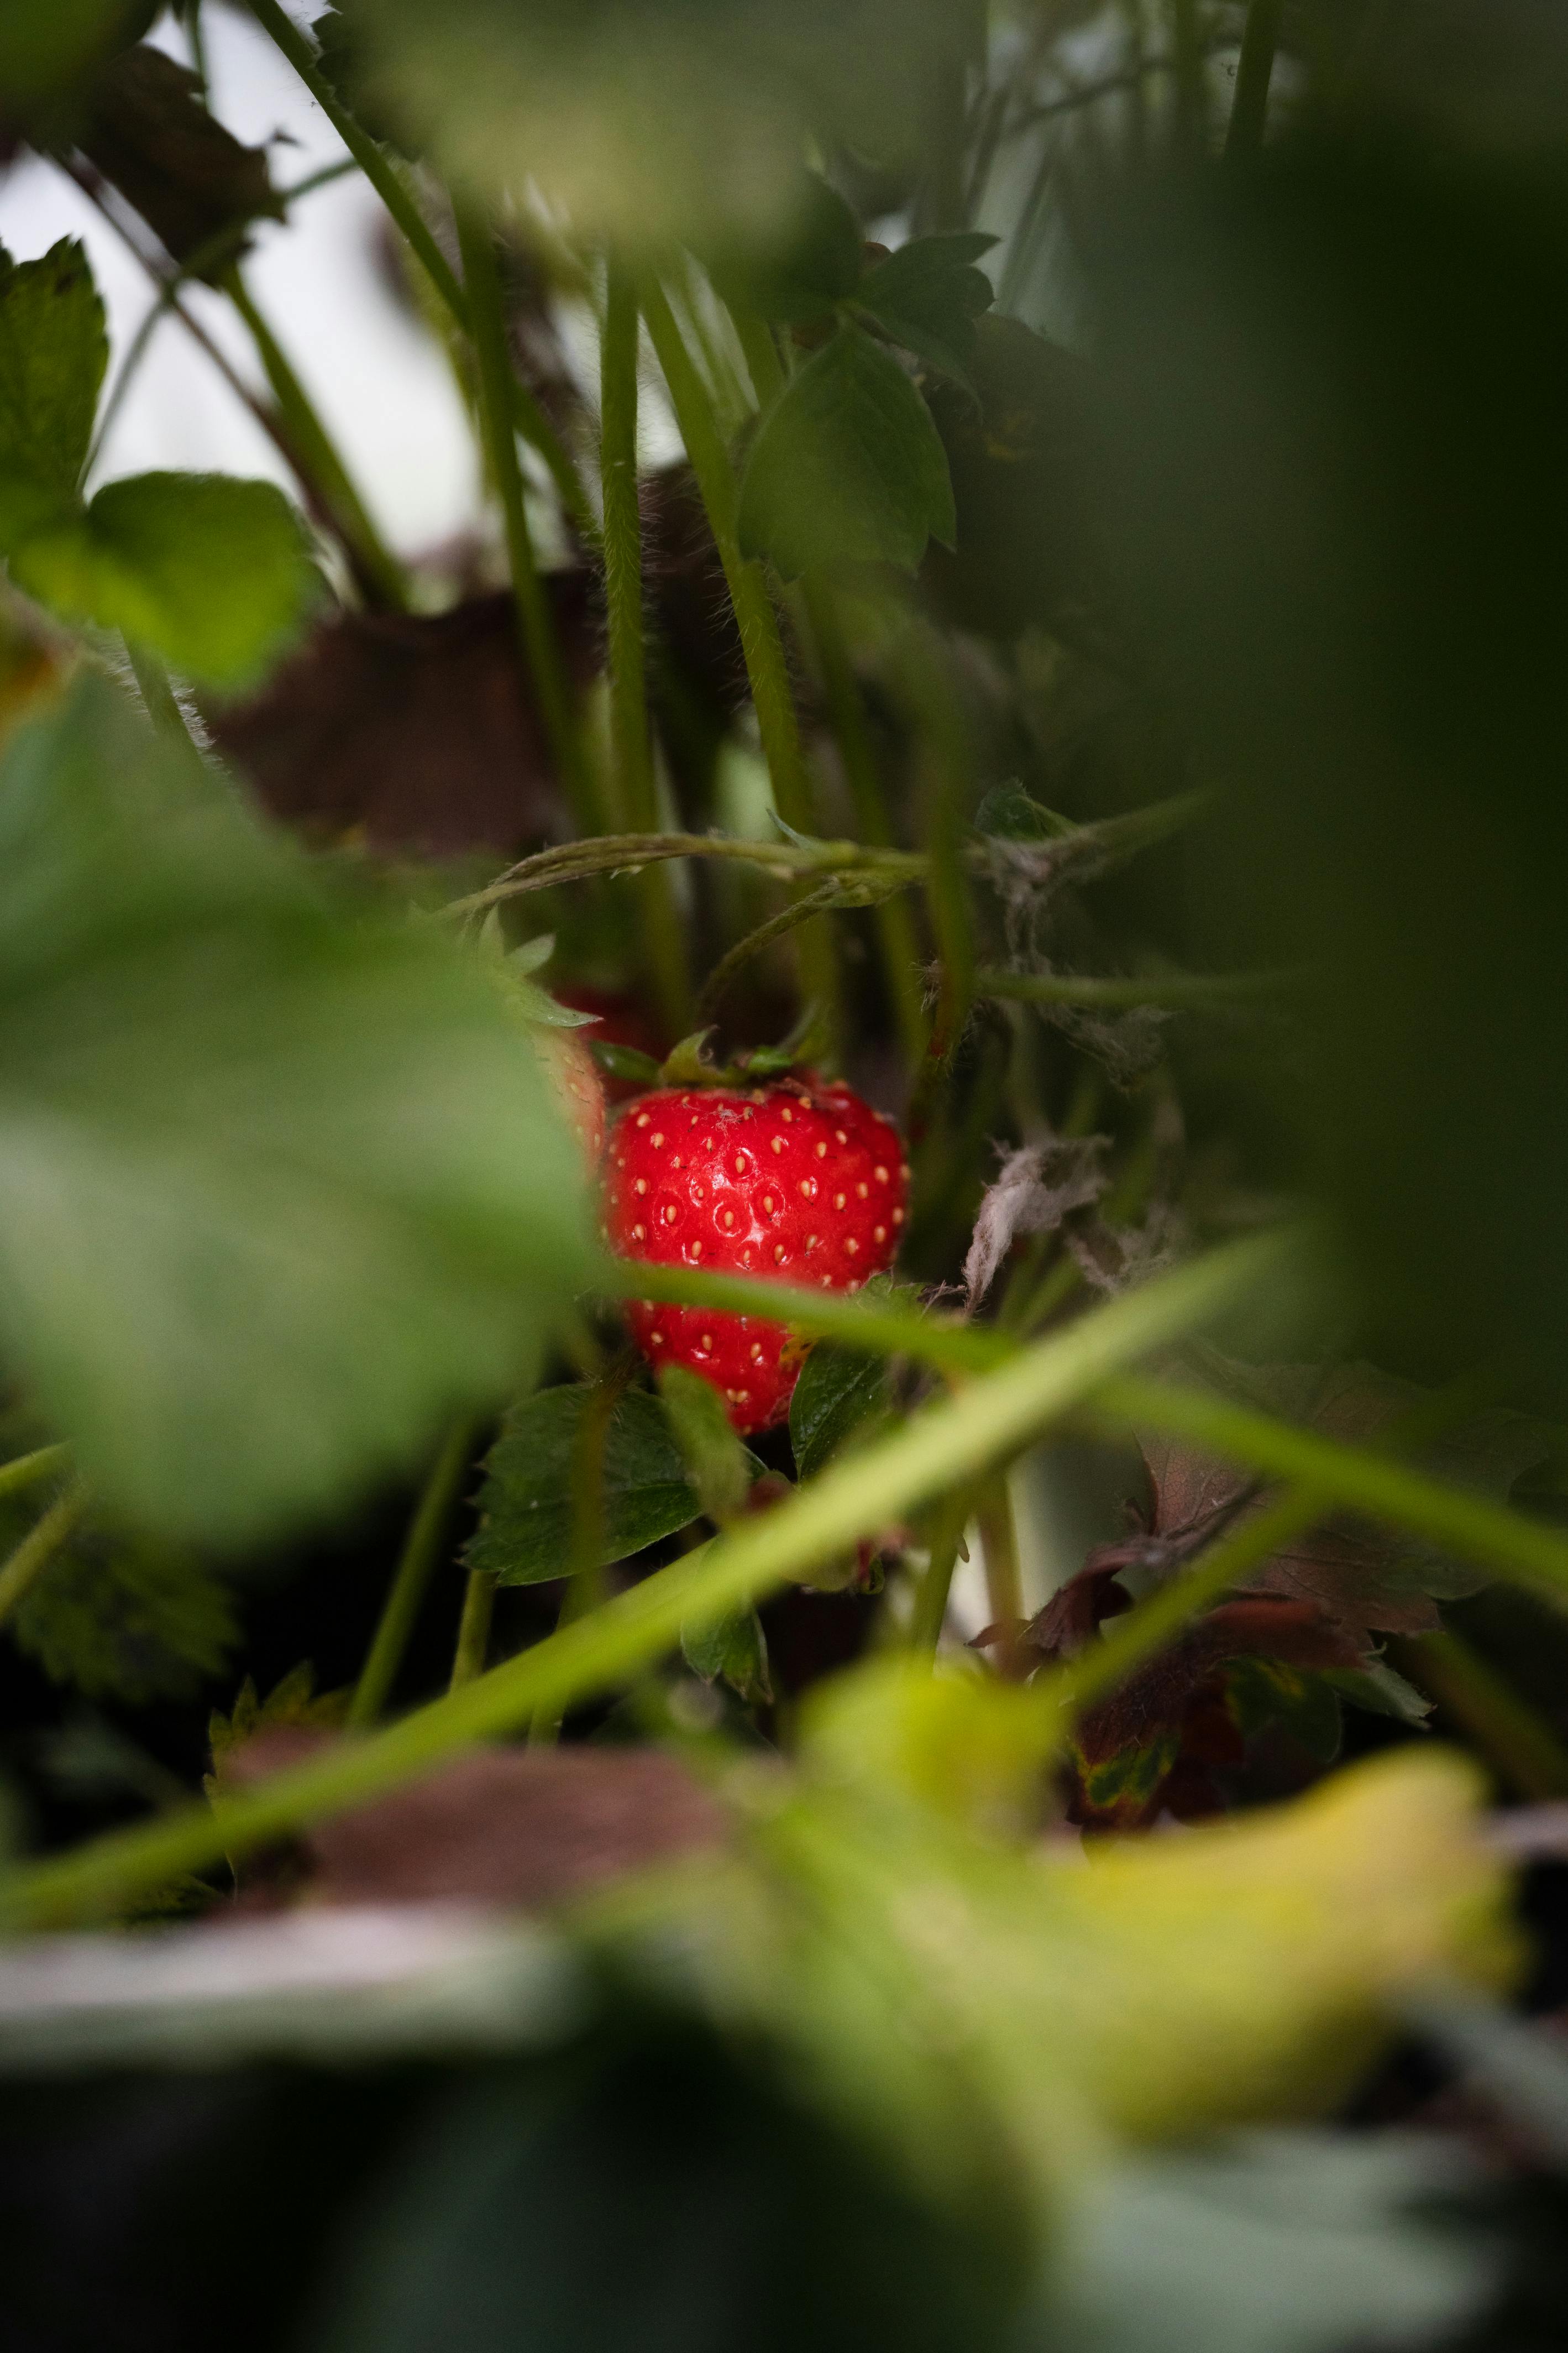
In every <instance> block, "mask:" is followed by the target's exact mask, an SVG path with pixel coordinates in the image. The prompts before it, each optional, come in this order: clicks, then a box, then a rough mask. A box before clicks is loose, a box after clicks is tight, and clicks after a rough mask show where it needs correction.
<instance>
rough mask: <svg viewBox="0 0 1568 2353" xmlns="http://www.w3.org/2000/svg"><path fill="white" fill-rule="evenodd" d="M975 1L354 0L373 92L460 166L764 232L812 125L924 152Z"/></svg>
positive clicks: (602, 227) (654, 225) (656, 225)
mask: <svg viewBox="0 0 1568 2353" xmlns="http://www.w3.org/2000/svg"><path fill="white" fill-rule="evenodd" d="M969 13H970V12H969V9H968V6H967V0H791V5H789V6H788V7H786V8H780V7H778V6H776V5H768V0H681V5H676V6H647V5H627V0H587V5H579V4H578V0H534V5H531V6H529V7H527V8H519V7H516V6H514V5H510V0H448V5H446V6H445V7H442V8H439V9H433V8H429V7H426V6H425V5H422V0H357V5H354V6H353V7H352V8H347V9H345V10H344V11H343V16H344V20H345V23H347V24H349V25H352V27H353V34H354V46H355V51H356V55H357V57H358V58H359V59H360V62H361V68H362V76H361V82H360V87H361V88H363V92H364V94H365V97H366V98H367V100H369V102H370V104H371V106H372V107H373V108H374V111H375V112H376V113H377V114H378V115H379V114H383V113H384V114H385V115H386V116H388V117H395V118H396V119H397V121H399V122H400V123H402V124H405V125H406V126H408V132H409V135H411V136H412V137H413V138H415V139H421V140H425V141H427V142H429V144H430V146H431V148H432V150H433V152H434V153H435V155H436V156H437V159H438V160H439V161H440V162H441V163H442V164H444V165H445V166H447V167H448V168H451V169H455V170H456V171H457V172H458V174H460V175H461V176H463V177H465V178H468V179H477V180H479V182H480V183H481V184H485V185H489V187H490V188H492V189H495V190H498V191H499V190H501V189H513V188H516V187H517V186H519V185H521V181H522V179H523V176H524V175H525V174H526V175H527V177H528V178H529V179H531V180H532V181H533V182H534V183H535V184H536V185H538V186H539V187H540V188H541V189H542V191H543V193H544V194H545V195H546V196H547V197H548V198H549V200H550V201H551V202H552V203H553V204H556V205H560V206H563V207H564V208H565V210H566V211H567V212H568V213H569V214H570V215H571V216H572V217H573V220H574V225H575V227H577V229H578V230H580V231H582V232H583V233H584V234H587V235H595V234H599V235H608V236H610V237H614V238H616V239H618V240H623V241H626V242H631V243H642V242H645V241H646V242H657V241H659V240H664V239H668V238H671V237H675V238H680V237H690V238H694V239H700V237H701V236H702V235H703V233H704V232H705V231H706V232H713V231H715V230H720V231H722V232H724V233H726V235H727V236H728V237H730V238H731V239H734V238H736V237H745V236H747V235H754V236H757V237H760V238H761V239H763V241H764V244H765V243H767V242H768V241H771V240H772V239H773V238H775V237H776V236H777V234H778V231H779V229H780V227H781V225H782V224H784V223H786V222H788V221H789V219H790V217H791V214H792V208H793V207H794V206H796V205H797V204H798V203H799V201H800V190H801V168H800V166H801V153H802V146H803V136H804V134H805V132H808V131H814V132H816V134H817V136H818V138H819V140H820V141H821V142H823V143H824V144H825V145H826V146H831V145H832V144H833V143H834V142H836V141H838V140H845V141H848V142H850V143H852V144H853V145H854V146H856V147H857V148H858V149H859V150H860V151H861V152H862V153H871V154H877V155H881V156H889V157H891V156H894V155H898V154H902V153H907V152H908V150H909V148H910V143H911V141H912V139H913V137H914V135H915V133H916V132H917V129H918V126H919V123H920V119H921V111H922V109H923V108H924V107H925V106H926V105H927V104H928V103H929V100H928V92H929V87H930V80H929V78H930V76H931V72H932V69H933V68H934V67H935V66H936V64H937V62H938V60H939V59H943V60H944V61H945V59H944V52H947V53H948V54H949V55H951V50H952V47H956V45H957V44H958V42H959V41H961V40H962V39H963V36H964V33H965V31H966V29H967V26H966V22H965V20H966V18H967V16H969ZM362 36H363V41H362V39H361V37H362ZM949 69H950V70H956V68H953V67H951V66H950V68H949Z"/></svg>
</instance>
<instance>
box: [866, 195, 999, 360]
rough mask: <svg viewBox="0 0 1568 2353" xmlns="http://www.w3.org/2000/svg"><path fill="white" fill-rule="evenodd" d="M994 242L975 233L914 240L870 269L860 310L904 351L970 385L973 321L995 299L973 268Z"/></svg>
mask: <svg viewBox="0 0 1568 2353" xmlns="http://www.w3.org/2000/svg"><path fill="white" fill-rule="evenodd" d="M995 242H996V239H995V238H994V237H985V236H983V235H981V234H980V233H979V232H977V231H961V232H959V233H958V234H956V235H949V236H942V237H912V238H911V239H910V242H909V244H908V245H901V246H900V248H899V249H898V251H897V252H896V253H890V254H889V256H888V259H886V261H879V262H878V264H877V265H876V267H875V269H868V271H867V273H866V275H865V277H864V278H863V279H862V280H861V281H860V283H859V285H858V287H857V288H856V289H855V302H856V307H857V308H858V309H859V310H862V311H869V312H870V313H871V315H872V317H873V318H874V319H875V320H876V321H877V323H878V324H879V326H880V327H883V328H885V329H886V331H887V332H888V333H889V335H890V336H891V337H892V339H893V341H894V342H895V343H901V344H902V345H903V346H904V349H905V350H906V351H910V352H913V353H916V354H917V356H918V357H919V358H921V359H922V360H929V361H930V362H931V364H932V366H933V367H938V368H941V369H942V373H943V374H944V375H951V376H956V377H957V379H958V380H959V382H960V383H961V384H962V383H966V382H967V380H968V374H967V372H968V368H969V363H970V361H971V360H972V359H973V356H974V322H975V321H976V319H978V318H979V317H980V316H981V314H982V312H983V311H988V310H989V309H990V308H991V303H992V301H993V296H992V291H991V281H990V280H989V279H988V278H987V277H986V275H985V273H984V270H983V269H975V268H974V264H975V262H976V261H978V260H979V259H980V256H981V255H982V254H983V253H988V252H989V251H990V249H991V248H992V247H993V246H994V244H995Z"/></svg>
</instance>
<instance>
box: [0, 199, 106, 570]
mask: <svg viewBox="0 0 1568 2353" xmlns="http://www.w3.org/2000/svg"><path fill="white" fill-rule="evenodd" d="M108 364H109V337H108V335H107V333H106V332H105V330H104V324H103V304H102V302H101V301H100V300H99V294H98V289H97V287H96V286H95V285H94V284H93V279H92V269H91V267H90V265H89V261H88V258H87V250H86V248H85V247H84V246H83V245H82V243H81V240H80V239H79V237H62V238H61V239H60V241H59V243H58V245H53V246H51V247H50V248H49V250H48V251H47V253H46V254H45V255H44V256H43V258H42V259H40V260H37V261H22V262H17V261H14V260H13V259H12V258H11V256H10V255H9V254H8V253H7V252H6V251H5V248H4V247H3V246H0V533H4V534H6V535H7V536H8V534H9V533H10V531H11V530H12V528H13V527H14V526H13V522H12V517H11V513H10V512H9V510H10V508H11V505H12V501H13V498H14V497H15V495H16V493H14V492H13V491H11V488H10V486H11V484H12V483H14V482H16V483H32V484H35V485H37V486H38V487H39V490H40V491H44V490H47V491H49V492H52V493H54V494H55V496H56V497H57V498H59V499H64V500H66V501H69V500H70V499H71V497H72V494H73V493H74V491H75V490H76V486H77V482H78V480H79V477H80V474H81V470H82V465H83V463H84V461H85V459H86V457H87V452H88V445H89V442H90V440H91V438H92V420H93V418H94V417H95V416H96V415H97V413H98V394H99V387H100V385H101V384H102V382H103V372H104V369H105V367H106V366H107V365H108Z"/></svg>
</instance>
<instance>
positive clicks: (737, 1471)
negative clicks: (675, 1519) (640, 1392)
mask: <svg viewBox="0 0 1568 2353" xmlns="http://www.w3.org/2000/svg"><path fill="white" fill-rule="evenodd" d="M658 1392H659V1396H660V1398H662V1400H663V1403H664V1409H665V1412H666V1413H667V1414H668V1417H669V1426H670V1429H671V1430H673V1431H674V1433H675V1442H676V1444H677V1445H678V1446H679V1449H680V1452H681V1457H682V1460H683V1461H684V1462H685V1464H686V1468H687V1472H688V1473H689V1477H690V1480H691V1484H692V1486H693V1487H694V1488H695V1490H696V1492H697V1495H698V1498H699V1500H700V1504H701V1505H702V1509H703V1510H704V1511H705V1512H706V1513H707V1514H708V1517H709V1518H710V1520H716V1521H718V1522H720V1523H721V1524H722V1523H723V1522H724V1521H725V1520H730V1519H733V1518H734V1516H735V1514H736V1513H737V1512H739V1511H741V1510H742V1508H743V1507H744V1504H745V1501H746V1497H747V1496H748V1494H749V1493H751V1488H752V1479H753V1478H754V1477H755V1475H756V1473H755V1471H754V1469H753V1467H752V1466H753V1457H752V1455H751V1454H750V1453H749V1452H748V1451H747V1450H746V1448H745V1447H743V1446H742V1443H741V1441H740V1440H739V1438H737V1436H736V1435H735V1432H734V1430H733V1429H732V1428H731V1423H730V1417H729V1415H728V1414H727V1413H726V1412H725V1410H724V1400H723V1398H721V1396H720V1394H719V1392H718V1390H717V1389H716V1388H714V1386H713V1384H712V1382H711V1381H705V1380H704V1379H703V1377H702V1376H701V1374H700V1373H693V1372H689V1371H688V1370H687V1368H686V1366H684V1365H666V1366H664V1368H663V1370H662V1371H661V1372H660V1374H659V1377H658Z"/></svg>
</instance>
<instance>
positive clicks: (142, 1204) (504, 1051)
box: [0, 677, 584, 1543]
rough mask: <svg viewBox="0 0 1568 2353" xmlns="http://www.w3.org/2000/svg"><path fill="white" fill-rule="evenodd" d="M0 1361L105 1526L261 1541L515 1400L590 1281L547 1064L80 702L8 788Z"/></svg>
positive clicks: (406, 933) (25, 738)
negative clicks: (513, 1386)
mask: <svg viewBox="0 0 1568 2353" xmlns="http://www.w3.org/2000/svg"><path fill="white" fill-rule="evenodd" d="M0 1003H4V1006H5V1030H4V1034H5V1043H4V1047H3V1048H0V1340H3V1345H4V1348H5V1354H6V1356H7V1357H8V1358H9V1360H10V1361H11V1363H12V1364H13V1365H14V1366H15V1367H16V1369H17V1370H18V1371H20V1372H21V1373H22V1374H24V1376H25V1377H26V1379H27V1380H28V1382H29V1383H30V1385H31V1386H32V1387H33V1388H34V1389H35V1391H36V1393H37V1398H38V1399H39V1402H40V1404H41V1405H42V1407H43V1408H44V1409H45V1411H46V1412H47V1414H48V1415H49V1417H50V1418H51V1419H52V1420H53V1421H54V1422H55V1423H57V1424H58V1427H59V1429H60V1430H62V1432H64V1433H65V1434H67V1435H68V1436H69V1437H70V1438H71V1439H72V1440H73V1441H74V1443H75V1445H76V1448H77V1451H78V1453H79V1459H80V1461H81V1465H82V1468H83V1470H84V1472H86V1473H87V1475H88V1476H89V1478H90V1479H91V1481H92V1482H93V1484H94V1485H95V1487H96V1488H97V1490H98V1491H99V1493H100V1494H101V1495H102V1497H103V1499H104V1502H105V1504H107V1505H109V1506H110V1508H112V1509H115V1510H117V1511H120V1512H122V1513H124V1514H126V1515H127V1516H129V1517H130V1518H132V1520H137V1521H141V1522H142V1523H143V1524H145V1525H149V1526H151V1527H153V1528H154V1529H156V1530H158V1531H160V1532H162V1533H163V1534H165V1535H170V1536H176V1537H193V1538H208V1539H212V1540H216V1541H219V1542H223V1543H241V1542H245V1541H249V1540H252V1539H254V1538H255V1537H257V1536H258V1535H261V1534H262V1533H264V1532H266V1531H268V1530H270V1529H272V1528H274V1527H277V1526H279V1525H282V1524H284V1523H286V1522H289V1521H295V1520H299V1519H300V1518H302V1517H304V1516H306V1515H308V1514H315V1513H319V1512H321V1511H322V1510H324V1509H327V1508H329V1507H330V1506H331V1505H333V1504H336V1503H337V1502H338V1501H339V1500H340V1499H341V1498H342V1497H343V1496H344V1495H345V1494H346V1493H347V1492H349V1491H350V1490H351V1489H352V1488H353V1486H354V1485H355V1484H357V1483H358V1482H361V1481H363V1479H364V1478H365V1477H366V1476H368V1475H369V1474H370V1473H372V1472H374V1471H376V1470H379V1469H381V1468H384V1467H386V1466H389V1465H391V1464H393V1463H395V1462H397V1461H402V1460H403V1459H405V1457H406V1456H407V1455H408V1454H409V1453H410V1452H411V1451H413V1450H414V1449H415V1448H416V1446H417V1445H418V1443H419V1442H420V1441H421V1440H423V1438H424V1437H425V1436H426V1433H427V1432H428V1430H430V1428H431V1427H432V1426H433V1424H434V1423H435V1422H436V1421H437V1419H438V1418H439V1417H440V1416H441V1415H442V1414H443V1413H445V1412H447V1411H448V1410H449V1409H452V1408H453V1407H455V1406H457V1405H458V1404H459V1403H461V1402H462V1401H464V1400H468V1401H470V1402H482V1401H484V1400H485V1399H486V1398H490V1397H493V1396H494V1395H496V1394H497V1393H498V1392H499V1391H500V1390H502V1389H504V1388H505V1387H506V1385H507V1384H508V1382H509V1381H511V1380H515V1379H516V1377H517V1376H518V1374H519V1371H520V1369H521V1368H522V1367H524V1366H526V1365H527V1363H528V1362H529V1360H530V1357H531V1352H532V1351H533V1350H534V1349H535V1348H537V1346H538V1345H539V1342H540V1340H541V1338H542V1333H543V1330H544V1327H545V1324H546V1323H547V1321H548V1318H549V1316H550V1314H551V1312H552V1308H553V1306H554V1304H555V1303H556V1302H557V1301H559V1300H560V1299H562V1298H563V1296H564V1295H565V1293H567V1292H568V1291H569V1289H570V1287H571V1285H572V1284H573V1282H574V1279H575V1278H576V1276H577V1274H578V1271H579V1270H580V1268H581V1266H582V1264H583V1250H584V1241H583V1230H584V1229H583V1208H582V1199H581V1193H582V1183H581V1176H580V1174H579V1172H578V1170H577V1168H576V1166H575V1164H574V1153H573V1148H572V1146H571V1145H570V1143H569V1141H568V1140H567V1139H566V1138H565V1137H564V1136H563V1134H562V1132H561V1130H560V1129H559V1127H558V1126H557V1124H556V1122H555V1119H554V1116H553V1113H552V1111H551V1109H550V1107H549V1104H548V1103H547V1102H546V1100H545V1099H544V1093H543V1089H542V1082H541V1081H540V1079H539V1076H538V1074H537V1071H536V1070H535V1067H534V1062H533V1057H532V1055H531V1053H530V1051H529V1050H528V1047H527V1045H526V1043H525V1042H524V1041H523V1040H521V1039H519V1038H518V1037H517V1036H516V1034H515V1032H514V1031H513V1029H512V1028H511V1026H510V1024H509V1023H508V1021H507V1019H506V1016H505V1013H504V1011H503V1010H502V1008H500V1007H499V1006H498V1005H497V1004H496V1002H495V999H494V997H493V993H492V992H491V991H490V990H489V987H488V985H487V984H486V982H485V980H484V977H483V976H482V974H480V973H479V972H478V971H477V970H471V969H469V968H468V965H467V963H466V961H465V959H464V958H463V957H462V956H460V955H458V953H457V951H456V950H455V949H453V948H452V947H450V946H449V945H448V944H447V943H446V942H445V941H444V940H442V939H441V938H439V937H438V936H437V934H435V933H434V932H432V931H430V930H428V929H424V928H416V927H414V926H413V925H411V924H410V923H405V922H403V921H401V920H397V919H395V918H393V917H391V916H389V915H386V914H383V913H367V912H366V911H365V910H364V909H363V907H360V908H355V909H351V908H349V907H346V906H345V907H340V906H338V905H337V904H335V903H334V902H333V900H332V898H331V895H330V893H329V892H328V890H327V888H326V886H325V885H324V883H323V882H322V881H321V879H320V878H319V877H318V876H317V875H316V874H315V873H313V872H312V871H311V870H310V867H309V865H308V864H307V863H306V862H305V861H304V860H302V859H301V858H300V857H299V856H298V855H297V854H296V853H294V852H293V851H292V850H291V849H289V848H287V847H286V846H285V845H284V844H283V843H282V842H281V841H280V840H279V839H275V838H273V837H270V836H268V834H266V833H265V832H263V831H262V830H261V829H260V828H258V826H257V825H256V824H255V823H254V822H253V821H252V820H251V819H250V818H248V817H247V815H246V814H245V813H244V812H243V811H242V810H241V808H240V807H238V806H237V804H236V802H235V801H234V800H233V799H232V798H231V797H230V796H229V794H228V793H227V791H226V788H225V786H224V784H223V782H222V779H221V778H220V777H219V776H216V775H206V774H203V773H201V772H200V771H198V770H195V769H194V765H192V764H184V763H181V762H179V761H177V760H175V759H174V757H173V755H172V754H170V753H168V752H167V751H166V750H165V749H163V747H162V746H161V745H160V744H158V743H157V742H156V741H155V739H154V738H153V736H152V735H151V733H149V732H148V731H147V730H146V729H145V728H144V727H143V726H142V724H141V723H139V722H138V721H137V719H136V717H135V716H134V714H133V712H132V710H131V708H130V706H129V705H128V704H127V703H126V702H124V701H123V699H122V698H121V696H120V695H119V694H117V693H116V692H115V691H113V690H112V689H111V688H110V687H109V686H108V685H107V684H106V683H104V682H103V681H100V680H97V679H93V678H90V677H84V678H83V679H82V680H81V681H80V682H79V684H78V685H77V687H76V688H75V690H74V691H73V692H72V693H71V695H70V697H69V699H68V702H66V703H65V704H64V705H63V706H62V707H61V708H59V709H58V711H57V712H55V713H54V714H53V715H52V716H50V717H49V718H47V719H45V720H40V721H36V722H34V723H31V724H29V725H27V726H26V727H24V728H22V729H20V730H18V732H17V733H16V735H15V736H14V737H13V739H12V741H11V744H10V745H9V748H8V750H7V753H6V755H5V762H4V765H3V766H0Z"/></svg>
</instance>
